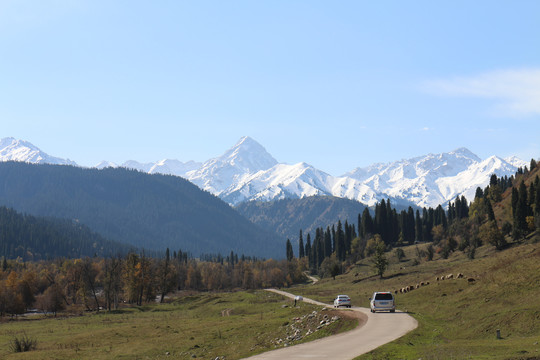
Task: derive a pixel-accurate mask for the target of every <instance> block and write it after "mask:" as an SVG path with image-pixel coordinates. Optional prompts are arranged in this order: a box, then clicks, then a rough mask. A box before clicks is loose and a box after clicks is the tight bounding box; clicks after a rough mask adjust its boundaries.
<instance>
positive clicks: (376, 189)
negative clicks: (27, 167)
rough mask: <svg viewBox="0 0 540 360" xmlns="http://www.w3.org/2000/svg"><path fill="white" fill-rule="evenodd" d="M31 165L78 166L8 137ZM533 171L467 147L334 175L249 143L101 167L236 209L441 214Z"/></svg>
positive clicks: (9, 153) (9, 156)
mask: <svg viewBox="0 0 540 360" xmlns="http://www.w3.org/2000/svg"><path fill="white" fill-rule="evenodd" d="M9 160H15V161H27V162H35V163H53V164H70V165H76V164H75V163H74V162H72V161H70V160H63V159H59V158H55V157H52V156H49V155H47V154H45V153H43V152H42V151H41V150H39V149H38V148H37V147H35V146H33V145H32V144H30V143H28V142H24V141H21V140H15V139H13V138H5V139H2V140H1V141H0V161H9ZM527 165H528V164H527V163H526V162H524V161H523V160H520V159H519V158H517V157H515V156H514V157H510V158H506V159H502V158H499V157H497V156H491V157H489V158H487V159H485V160H482V159H480V158H479V157H478V156H476V155H475V154H473V153H472V152H471V151H469V150H468V149H466V148H459V149H457V150H454V151H451V152H448V153H441V154H428V155H425V156H419V157H415V158H412V159H403V160H399V161H395V162H391V163H386V164H382V163H378V164H373V165H370V166H368V167H366V168H356V169H354V170H352V171H351V172H348V173H346V174H344V175H342V176H337V177H336V176H332V175H329V174H327V173H325V172H323V171H321V170H318V169H316V168H314V167H313V166H311V165H309V164H306V163H303V162H302V163H298V164H294V165H288V164H282V163H278V162H277V161H276V159H274V158H273V157H272V156H271V155H270V154H269V153H268V152H267V151H266V150H265V149H264V147H263V146H262V145H260V144H259V143H257V142H256V141H255V140H253V139H252V138H250V137H247V136H245V137H242V138H241V139H240V140H239V141H238V143H237V144H235V145H234V146H233V147H232V148H230V149H229V150H227V151H226V152H225V153H224V154H223V155H222V156H219V157H216V158H213V159H210V160H208V161H206V162H204V163H202V164H201V163H197V162H194V161H189V162H185V163H184V162H181V161H178V160H172V159H165V160H161V161H157V162H151V163H139V162H137V161H134V160H130V161H126V162H124V163H123V164H121V165H117V164H115V163H111V162H107V161H103V162H101V163H99V164H98V165H96V167H97V168H105V167H117V166H121V167H126V168H131V169H137V170H139V171H144V172H147V173H161V174H169V175H176V176H182V177H184V178H186V179H188V180H190V181H191V182H193V183H195V184H196V185H198V186H199V187H200V188H202V189H204V190H206V191H209V192H211V193H213V194H214V195H216V196H219V197H220V198H221V199H223V200H224V201H226V202H228V203H229V204H231V205H236V204H239V203H241V202H243V201H252V200H258V201H270V200H276V199H284V198H303V197H306V196H315V195H332V196H336V197H340V198H347V199H352V200H357V201H359V202H361V203H363V204H366V205H369V206H372V205H375V204H376V203H377V202H378V201H380V200H382V199H386V198H391V199H393V201H394V203H395V202H396V201H401V202H403V203H408V202H410V203H414V204H416V205H418V206H429V207H436V206H437V205H439V204H443V205H444V204H446V203H448V201H452V200H454V199H455V198H456V196H461V195H464V196H465V197H466V198H467V199H469V201H471V200H472V199H473V197H474V193H475V191H476V188H477V187H479V186H480V187H485V186H486V185H487V184H488V183H489V178H490V176H491V175H492V174H497V176H505V175H507V176H510V175H513V174H515V172H516V171H517V168H518V167H524V166H527Z"/></svg>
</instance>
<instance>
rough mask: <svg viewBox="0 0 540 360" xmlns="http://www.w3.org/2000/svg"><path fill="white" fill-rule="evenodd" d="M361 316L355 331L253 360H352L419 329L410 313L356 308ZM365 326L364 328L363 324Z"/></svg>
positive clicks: (279, 292)
mask: <svg viewBox="0 0 540 360" xmlns="http://www.w3.org/2000/svg"><path fill="white" fill-rule="evenodd" d="M268 291H272V292H275V293H277V294H280V295H283V296H287V297H290V298H294V296H295V295H294V294H290V293H288V292H285V291H281V290H275V289H268ZM304 302H308V303H311V304H316V305H321V306H331V305H329V304H325V303H322V302H319V301H315V300H312V299H308V298H304ZM352 310H353V311H357V312H359V314H360V316H361V318H362V319H365V321H361V325H360V326H358V327H357V328H355V329H354V330H351V331H348V332H345V333H341V334H338V335H334V336H329V337H326V338H323V339H319V340H315V341H312V342H309V343H304V344H299V345H295V346H291V347H287V348H282V349H277V350H273V351H269V352H266V353H262V354H259V355H255V356H252V357H249V358H248V359H251V360H270V359H279V360H284V359H287V360H294V359H316V360H317V359H332V360H350V359H354V358H355V357H357V356H359V355H362V354H365V353H367V352H369V351H371V350H373V349H375V348H378V347H379V346H381V345H384V344H386V343H388V342H391V341H393V340H395V339H397V338H399V337H401V336H403V335H405V334H406V333H408V332H409V331H411V330H413V329H415V328H416V327H417V326H418V323H417V322H416V320H415V319H414V318H413V317H411V316H409V315H407V314H406V313H403V312H400V311H399V310H396V312H395V313H376V314H373V313H371V312H370V310H369V309H367V308H361V307H353V308H352ZM362 323H363V324H362Z"/></svg>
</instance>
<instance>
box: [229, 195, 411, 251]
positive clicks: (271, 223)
mask: <svg viewBox="0 0 540 360" xmlns="http://www.w3.org/2000/svg"><path fill="white" fill-rule="evenodd" d="M392 204H393V205H394V206H395V207H396V209H398V210H403V209H407V208H408V207H409V206H411V204H410V203H408V202H404V201H403V200H401V201H400V200H394V199H392ZM412 207H413V209H415V210H416V209H417V207H416V206H414V205H412ZM366 208H367V206H366V205H364V204H362V203H360V202H358V201H355V200H350V199H343V198H338V197H333V196H311V197H305V198H303V199H283V200H276V201H271V202H258V201H249V202H245V203H241V204H239V205H238V206H237V207H236V210H238V212H239V213H240V214H242V215H243V216H245V217H246V218H248V219H249V220H251V221H252V222H253V223H255V224H256V225H259V226H260V227H262V228H264V229H267V230H272V231H275V232H276V233H278V234H279V235H281V236H282V237H283V238H289V239H291V240H292V239H297V238H298V230H299V229H302V230H303V231H305V232H306V233H309V232H312V233H314V232H315V229H317V228H320V227H324V228H326V226H327V225H328V224H337V222H338V221H339V220H341V221H343V222H344V221H346V220H348V221H349V223H351V224H354V223H356V222H357V218H358V214H361V213H362V212H364V210H365V209H366Z"/></svg>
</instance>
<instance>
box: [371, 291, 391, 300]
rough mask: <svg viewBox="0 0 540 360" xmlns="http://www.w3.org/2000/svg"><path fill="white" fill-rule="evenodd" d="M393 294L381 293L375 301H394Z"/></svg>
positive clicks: (376, 296)
mask: <svg viewBox="0 0 540 360" xmlns="http://www.w3.org/2000/svg"><path fill="white" fill-rule="evenodd" d="M392 299H393V297H392V294H390V293H380V294H376V295H375V300H392Z"/></svg>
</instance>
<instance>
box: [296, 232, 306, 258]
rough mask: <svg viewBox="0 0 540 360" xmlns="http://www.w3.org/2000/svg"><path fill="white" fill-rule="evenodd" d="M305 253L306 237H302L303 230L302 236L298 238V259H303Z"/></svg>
mask: <svg viewBox="0 0 540 360" xmlns="http://www.w3.org/2000/svg"><path fill="white" fill-rule="evenodd" d="M304 256H305V253H304V237H303V236H302V229H300V236H299V237H298V258H300V259H301V258H303V257H304Z"/></svg>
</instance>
